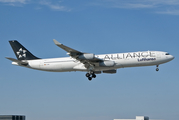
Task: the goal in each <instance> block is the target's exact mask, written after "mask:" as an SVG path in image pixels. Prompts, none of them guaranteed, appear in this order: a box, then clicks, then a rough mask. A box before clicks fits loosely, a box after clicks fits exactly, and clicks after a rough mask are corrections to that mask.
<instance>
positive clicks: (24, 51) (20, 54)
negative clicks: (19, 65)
mask: <svg viewBox="0 0 179 120" xmlns="http://www.w3.org/2000/svg"><path fill="white" fill-rule="evenodd" d="M26 52H27V51H26V50H23V49H22V48H20V49H19V51H18V52H16V53H17V55H19V58H22V57H26Z"/></svg>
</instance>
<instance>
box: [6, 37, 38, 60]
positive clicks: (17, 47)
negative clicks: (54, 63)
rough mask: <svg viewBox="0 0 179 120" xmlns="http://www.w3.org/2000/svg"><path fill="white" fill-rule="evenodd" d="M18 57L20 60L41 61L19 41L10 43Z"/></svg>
mask: <svg viewBox="0 0 179 120" xmlns="http://www.w3.org/2000/svg"><path fill="white" fill-rule="evenodd" d="M9 43H10V45H11V47H12V49H13V51H14V53H15V55H16V57H17V59H18V60H34V59H39V58H37V57H36V56H34V55H33V54H32V53H30V52H29V51H28V50H27V49H26V48H25V47H24V46H23V45H21V44H20V43H19V42H18V41H17V40H12V41H9Z"/></svg>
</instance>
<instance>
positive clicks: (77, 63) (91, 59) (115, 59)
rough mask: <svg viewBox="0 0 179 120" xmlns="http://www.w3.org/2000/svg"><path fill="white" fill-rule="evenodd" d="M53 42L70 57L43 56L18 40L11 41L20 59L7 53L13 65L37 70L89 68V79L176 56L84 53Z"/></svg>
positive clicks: (133, 53)
mask: <svg viewBox="0 0 179 120" xmlns="http://www.w3.org/2000/svg"><path fill="white" fill-rule="evenodd" d="M53 41H54V43H55V44H56V45H57V46H58V47H60V48H62V49H63V50H65V51H66V52H67V54H68V55H69V56H70V57H63V58H51V59H41V58H38V57H36V56H34V55H33V54H32V53H30V52H29V51H28V50H27V49H26V48H25V47H24V46H22V45H21V44H20V43H19V42H18V41H16V40H12V41H9V43H10V45H11V47H12V49H13V51H14V53H15V55H16V57H17V59H14V58H9V57H6V58H7V59H9V60H11V61H12V64H13V65H18V66H23V67H27V68H32V69H36V70H43V71H50V72H70V71H86V72H87V73H86V77H87V78H88V79H89V80H92V78H96V74H100V73H102V72H103V73H111V74H112V73H116V70H117V69H118V68H125V67H138V66H152V65H156V71H158V70H159V68H158V66H159V65H160V64H163V63H166V62H169V61H171V60H173V59H174V57H173V56H172V55H170V54H169V53H167V52H161V51H143V52H130V53H115V54H102V55H95V54H93V53H84V52H80V51H78V50H75V49H72V48H70V47H67V46H65V45H63V44H61V43H59V42H58V41H56V40H53Z"/></svg>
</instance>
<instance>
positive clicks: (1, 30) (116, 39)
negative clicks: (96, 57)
mask: <svg viewBox="0 0 179 120" xmlns="http://www.w3.org/2000/svg"><path fill="white" fill-rule="evenodd" d="M178 21H179V0H170V1H169V0H125V1H124V0H90V1H85V0H75V1H74V0H0V52H1V54H0V60H1V63H2V64H1V67H0V114H1V115H12V114H13V115H16V114H17V115H25V116H26V120H113V119H134V118H135V116H148V117H149V118H151V119H163V120H178V118H179V107H178V106H179V87H178V85H179V76H178V74H179V62H178V56H179V48H178V45H179V22H178ZM53 39H56V40H58V41H59V42H60V43H63V44H65V45H67V46H69V47H71V48H74V49H76V50H79V51H82V52H87V53H94V54H105V53H123V52H137V51H147V50H151V51H152V50H154V51H165V52H169V53H170V54H171V55H173V56H175V59H174V60H173V61H170V62H168V63H165V64H161V65H160V66H159V69H160V70H159V72H156V71H155V69H156V66H149V67H135V68H121V69H118V70H117V73H116V74H112V75H111V74H99V75H97V77H96V78H95V79H93V80H92V81H88V79H87V78H86V77H85V74H86V73H85V72H62V73H60V72H56V73H54V72H44V71H37V70H32V69H27V68H23V67H19V66H14V65H12V64H11V61H9V60H7V59H5V57H12V58H16V57H15V55H14V53H13V51H12V49H11V47H10V45H9V42H8V41H9V40H18V41H19V42H20V43H21V44H23V45H24V46H25V47H26V48H27V49H28V50H29V51H31V52H32V53H33V54H34V55H35V56H37V57H40V58H57V57H67V56H68V55H67V54H66V52H65V51H64V50H62V49H60V48H59V47H57V46H56V45H55V44H54V42H53Z"/></svg>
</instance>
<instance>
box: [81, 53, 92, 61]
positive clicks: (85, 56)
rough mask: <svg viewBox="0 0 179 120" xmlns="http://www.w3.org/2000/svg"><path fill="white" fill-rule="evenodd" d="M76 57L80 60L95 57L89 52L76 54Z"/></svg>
mask: <svg viewBox="0 0 179 120" xmlns="http://www.w3.org/2000/svg"><path fill="white" fill-rule="evenodd" d="M78 58H79V59H82V60H92V59H94V58H95V55H94V54H91V53H85V54H82V55H80V56H78Z"/></svg>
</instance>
